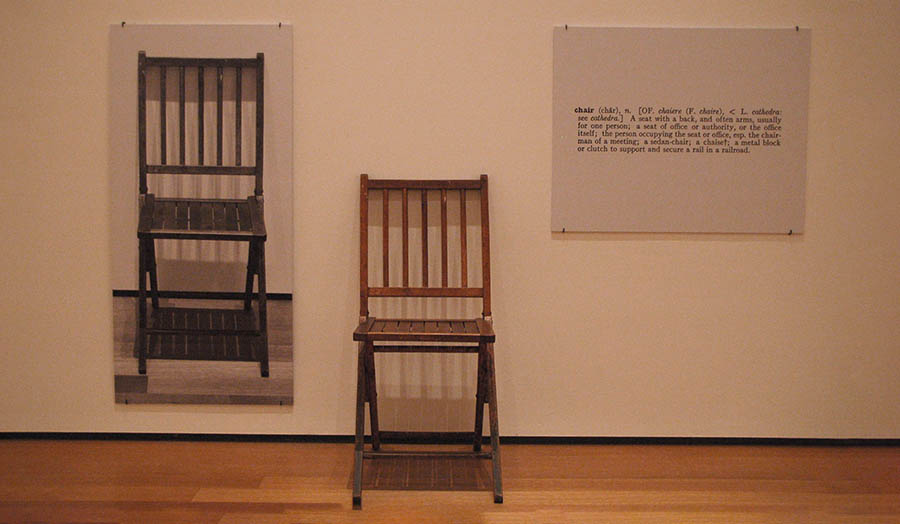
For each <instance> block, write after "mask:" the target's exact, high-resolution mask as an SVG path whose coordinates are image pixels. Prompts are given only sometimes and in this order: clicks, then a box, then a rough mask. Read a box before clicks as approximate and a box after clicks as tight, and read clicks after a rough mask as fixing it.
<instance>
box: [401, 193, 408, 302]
mask: <svg viewBox="0 0 900 524" xmlns="http://www.w3.org/2000/svg"><path fill="white" fill-rule="evenodd" d="M402 220H403V287H409V190H408V189H407V188H405V187H404V188H403V218H402Z"/></svg>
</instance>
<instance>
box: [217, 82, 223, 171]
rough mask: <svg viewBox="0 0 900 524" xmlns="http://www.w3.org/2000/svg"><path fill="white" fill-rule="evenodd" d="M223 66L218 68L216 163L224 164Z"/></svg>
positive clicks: (218, 164)
mask: <svg viewBox="0 0 900 524" xmlns="http://www.w3.org/2000/svg"><path fill="white" fill-rule="evenodd" d="M222 127H223V126H222V66H219V67H217V68H216V165H217V166H221V165H222Z"/></svg>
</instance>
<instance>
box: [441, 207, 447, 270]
mask: <svg viewBox="0 0 900 524" xmlns="http://www.w3.org/2000/svg"><path fill="white" fill-rule="evenodd" d="M441 287H447V190H446V189H441Z"/></svg>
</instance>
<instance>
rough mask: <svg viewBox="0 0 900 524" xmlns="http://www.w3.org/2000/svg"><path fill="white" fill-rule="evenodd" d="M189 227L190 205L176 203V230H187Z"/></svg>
mask: <svg viewBox="0 0 900 524" xmlns="http://www.w3.org/2000/svg"><path fill="white" fill-rule="evenodd" d="M187 227H188V204H187V202H176V203H175V228H176V229H187Z"/></svg>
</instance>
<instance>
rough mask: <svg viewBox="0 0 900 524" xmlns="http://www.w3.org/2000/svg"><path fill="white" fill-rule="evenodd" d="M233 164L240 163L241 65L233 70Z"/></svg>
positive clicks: (237, 164)
mask: <svg viewBox="0 0 900 524" xmlns="http://www.w3.org/2000/svg"><path fill="white" fill-rule="evenodd" d="M234 78H235V85H234V165H236V166H239V165H241V83H242V82H241V80H242V73H241V66H237V68H236V69H235V72H234Z"/></svg>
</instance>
